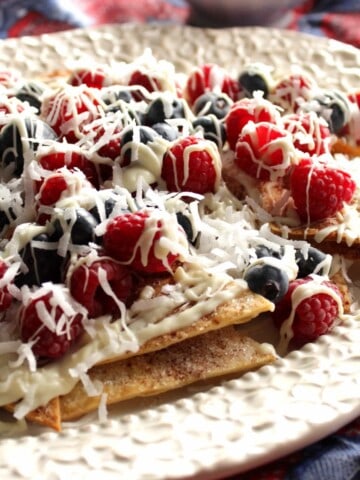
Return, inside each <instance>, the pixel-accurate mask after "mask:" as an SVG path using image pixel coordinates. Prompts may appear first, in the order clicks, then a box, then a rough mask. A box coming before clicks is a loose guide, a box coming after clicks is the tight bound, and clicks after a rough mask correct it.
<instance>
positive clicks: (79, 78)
mask: <svg viewBox="0 0 360 480" xmlns="http://www.w3.org/2000/svg"><path fill="white" fill-rule="evenodd" d="M69 83H70V85H73V86H74V87H76V86H79V85H83V84H84V85H87V86H88V87H91V88H98V89H100V88H103V87H105V86H106V85H107V77H106V73H105V72H104V70H103V69H102V68H100V67H96V68H94V69H92V70H86V69H80V70H77V71H74V72H73V73H72V75H71V77H70V78H69Z"/></svg>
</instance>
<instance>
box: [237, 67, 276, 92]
mask: <svg viewBox="0 0 360 480" xmlns="http://www.w3.org/2000/svg"><path fill="white" fill-rule="evenodd" d="M239 85H240V87H242V89H243V90H244V91H245V95H246V96H247V97H250V98H251V97H252V96H253V94H254V92H256V91H261V92H263V96H264V98H266V97H267V96H268V95H269V85H268V82H267V79H266V77H265V76H264V75H263V74H262V73H261V72H260V71H256V70H255V69H251V68H250V69H249V70H245V71H244V72H242V73H241V74H240V76H239Z"/></svg>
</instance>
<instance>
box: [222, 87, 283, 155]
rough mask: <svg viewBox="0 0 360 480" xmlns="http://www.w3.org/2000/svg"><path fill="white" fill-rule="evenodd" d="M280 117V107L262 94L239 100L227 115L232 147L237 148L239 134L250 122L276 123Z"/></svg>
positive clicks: (228, 133) (228, 138) (227, 133)
mask: <svg viewBox="0 0 360 480" xmlns="http://www.w3.org/2000/svg"><path fill="white" fill-rule="evenodd" d="M279 119H280V113H279V111H278V109H277V108H276V107H275V106H274V105H273V104H272V103H271V102H269V101H268V100H265V99H263V98H262V97H261V96H255V97H254V98H243V99H241V100H239V101H238V102H236V103H234V104H233V105H232V107H231V108H230V111H229V113H228V114H227V115H226V117H225V127H226V137H227V140H228V142H229V146H230V148H231V149H232V150H235V146H236V142H237V139H238V136H239V135H240V133H241V131H242V129H243V128H244V127H245V125H247V124H248V123H249V122H253V123H260V122H269V123H276V122H277V121H278V120H279Z"/></svg>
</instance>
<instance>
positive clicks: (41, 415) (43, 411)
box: [4, 397, 61, 432]
mask: <svg viewBox="0 0 360 480" xmlns="http://www.w3.org/2000/svg"><path fill="white" fill-rule="evenodd" d="M4 408H5V410H7V411H8V412H14V410H15V404H13V403H12V404H9V405H6V406H5V407H4ZM26 420H28V421H29V422H32V423H36V424H38V425H41V426H44V427H49V428H52V429H53V430H56V431H57V432H60V430H61V416H60V402H59V397H55V398H53V399H52V400H50V402H48V404H47V405H44V406H42V407H38V408H36V409H35V410H33V411H32V412H30V413H29V414H28V415H26Z"/></svg>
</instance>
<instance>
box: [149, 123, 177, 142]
mask: <svg viewBox="0 0 360 480" xmlns="http://www.w3.org/2000/svg"><path fill="white" fill-rule="evenodd" d="M151 128H152V129H153V130H155V132H156V133H158V134H159V135H160V136H161V137H162V138H164V139H165V140H167V141H168V142H173V141H174V140H176V139H177V138H178V137H179V131H178V129H177V128H175V127H173V126H172V125H169V124H168V123H164V122H162V123H155V124H154V125H152V127H151Z"/></svg>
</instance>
